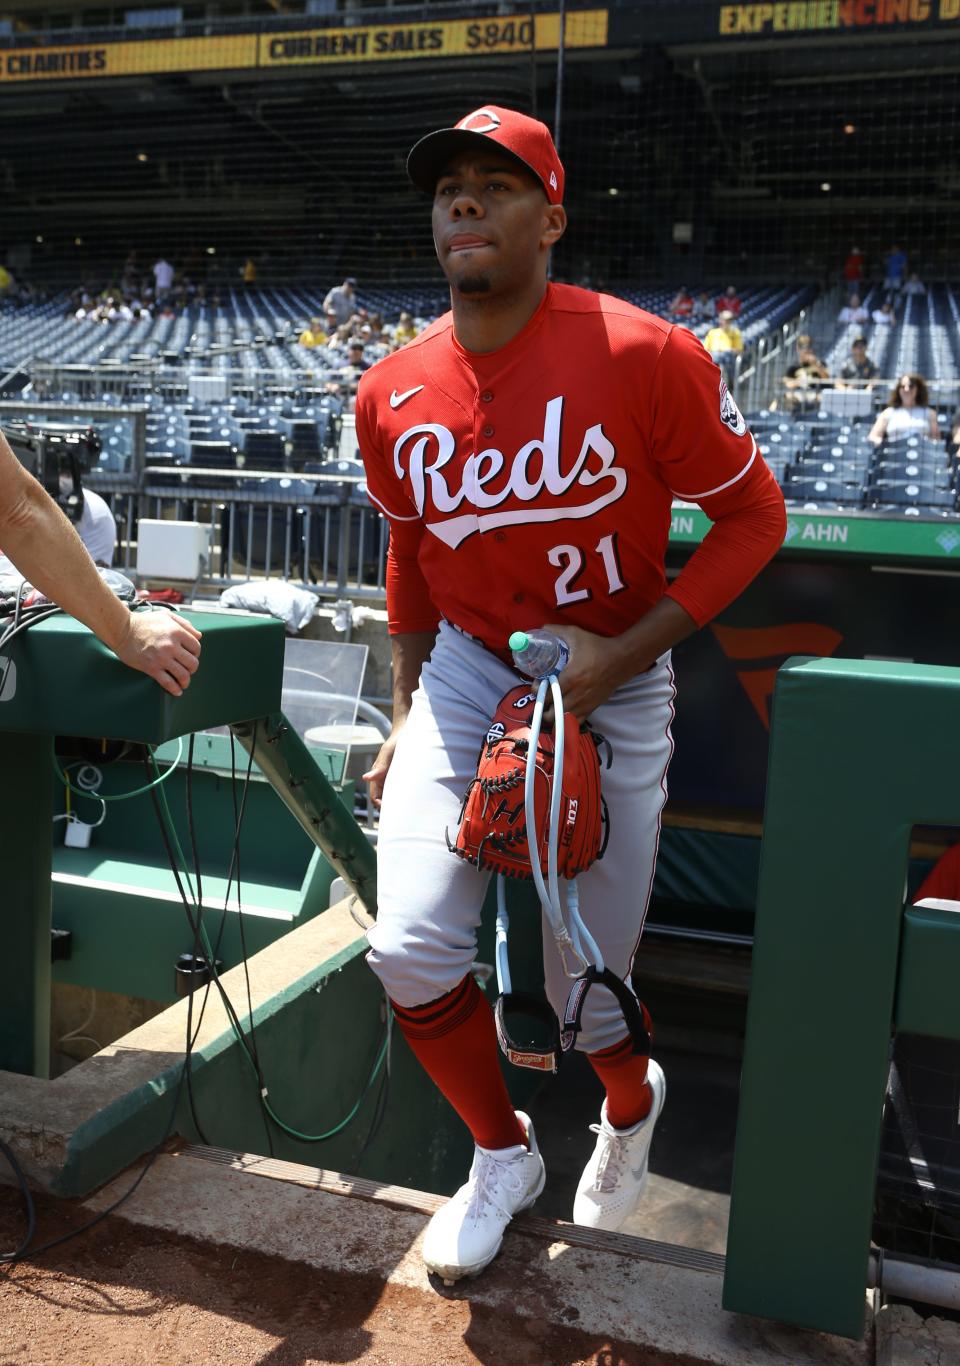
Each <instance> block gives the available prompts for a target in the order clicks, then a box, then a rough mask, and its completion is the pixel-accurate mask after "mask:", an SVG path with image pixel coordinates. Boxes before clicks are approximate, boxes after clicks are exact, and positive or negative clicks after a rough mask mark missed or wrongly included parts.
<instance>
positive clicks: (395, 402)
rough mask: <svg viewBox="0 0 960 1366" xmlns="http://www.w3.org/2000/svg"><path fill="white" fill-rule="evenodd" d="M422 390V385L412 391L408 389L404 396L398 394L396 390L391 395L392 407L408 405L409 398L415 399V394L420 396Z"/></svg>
mask: <svg viewBox="0 0 960 1366" xmlns="http://www.w3.org/2000/svg"><path fill="white" fill-rule="evenodd" d="M422 388H423V385H422V384H417V385H415V386H414V387H413V388H412V389H407V390H406V391H405V392H404V393H402V394H398V393H397V391H396V389H394V391H393V393H392V394H391V395H390V407H391V408H399V407H400V405H401V404H403V403H406V401H407V399H408V398H413V396H414V394H419V392H420V390H421V389H422Z"/></svg>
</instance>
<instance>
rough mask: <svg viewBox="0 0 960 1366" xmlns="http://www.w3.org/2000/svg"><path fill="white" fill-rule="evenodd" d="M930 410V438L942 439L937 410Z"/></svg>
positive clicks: (934, 439)
mask: <svg viewBox="0 0 960 1366" xmlns="http://www.w3.org/2000/svg"><path fill="white" fill-rule="evenodd" d="M929 412H930V438H931V440H933V441H939V440H940V423H939V422H938V421H937V410H936V408H931V409H930V410H929Z"/></svg>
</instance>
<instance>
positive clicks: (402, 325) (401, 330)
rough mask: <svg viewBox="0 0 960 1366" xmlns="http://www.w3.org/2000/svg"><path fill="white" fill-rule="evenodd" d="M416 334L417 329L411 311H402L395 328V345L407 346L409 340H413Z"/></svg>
mask: <svg viewBox="0 0 960 1366" xmlns="http://www.w3.org/2000/svg"><path fill="white" fill-rule="evenodd" d="M416 335H417V329H416V327H415V326H414V322H413V318H412V317H411V316H410V314H409V313H401V314H400V321H399V322H398V323H397V325H396V327H395V328H394V329H393V344H394V346H406V344H407V342H411V341H413V339H414V337H415V336H416Z"/></svg>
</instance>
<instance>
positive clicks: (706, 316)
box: [693, 290, 717, 323]
mask: <svg viewBox="0 0 960 1366" xmlns="http://www.w3.org/2000/svg"><path fill="white" fill-rule="evenodd" d="M716 316H717V310H716V308H715V306H714V302H713V300H712V299H711V298H710V295H709V294H708V293H707V291H706V290H703V291H702V292H701V293H700V294H698V295H697V297H696V299H695V300H694V304H693V321H694V322H695V323H705V322H710V321H711V320H712V319H713V318H715V317H716Z"/></svg>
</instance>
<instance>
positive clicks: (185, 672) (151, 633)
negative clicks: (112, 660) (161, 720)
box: [111, 609, 200, 697]
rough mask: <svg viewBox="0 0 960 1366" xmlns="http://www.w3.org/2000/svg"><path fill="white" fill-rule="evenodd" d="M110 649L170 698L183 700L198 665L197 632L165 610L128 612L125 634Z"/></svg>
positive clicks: (198, 644)
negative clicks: (170, 696)
mask: <svg viewBox="0 0 960 1366" xmlns="http://www.w3.org/2000/svg"><path fill="white" fill-rule="evenodd" d="M111 648H112V649H113V652H114V654H115V655H116V656H117V658H118V659H119V660H121V661H122V662H123V663H124V664H127V665H129V667H130V668H131V669H138V670H139V671H140V672H141V673H145V674H147V675H148V676H149V677H150V678H152V679H154V680H155V681H156V682H157V683H159V684H160V686H161V688H164V689H165V690H166V691H167V692H168V693H170V694H171V695H172V696H173V697H182V696H183V692H184V690H185V689H186V688H188V687H189V686H190V679H191V678H192V676H193V675H194V674H195V673H196V671H197V668H198V667H199V664H200V632H199V631H198V630H197V628H196V627H195V626H192V625H191V624H190V622H189V621H186V620H185V619H184V618H183V617H181V616H178V615H177V614H176V612H170V611H167V610H166V609H163V610H152V611H147V610H141V611H137V612H131V613H130V616H129V620H128V625H127V630H126V633H125V634H124V636H123V637H122V639H121V640H120V641H118V642H117V643H116V644H112V647H111Z"/></svg>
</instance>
